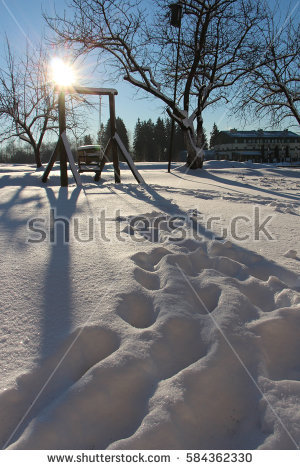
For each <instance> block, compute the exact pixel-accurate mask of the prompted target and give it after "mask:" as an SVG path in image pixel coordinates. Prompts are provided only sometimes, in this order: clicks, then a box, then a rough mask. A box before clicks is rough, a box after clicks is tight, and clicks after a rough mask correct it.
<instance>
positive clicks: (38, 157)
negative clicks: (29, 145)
mask: <svg viewBox="0 0 300 470" xmlns="http://www.w3.org/2000/svg"><path fill="white" fill-rule="evenodd" d="M34 156H35V163H36V167H37V168H41V166H42V161H41V152H40V149H39V148H37V147H35V148H34Z"/></svg>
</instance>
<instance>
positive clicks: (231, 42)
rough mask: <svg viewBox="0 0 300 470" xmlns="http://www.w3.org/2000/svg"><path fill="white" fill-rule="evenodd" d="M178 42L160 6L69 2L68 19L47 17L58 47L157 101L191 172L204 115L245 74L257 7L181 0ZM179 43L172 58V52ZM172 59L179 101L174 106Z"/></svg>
mask: <svg viewBox="0 0 300 470" xmlns="http://www.w3.org/2000/svg"><path fill="white" fill-rule="evenodd" d="M180 4H181V7H182V9H183V10H182V21H181V28H180V35H178V30H177V29H175V28H173V27H172V26H171V24H170V18H169V14H168V13H169V2H168V1H167V0H160V1H158V0H152V2H150V3H149V2H148V3H145V2H142V1H139V0H70V1H69V7H70V8H69V10H68V14H65V15H64V16H63V17H59V16H56V17H47V16H46V20H47V22H48V24H49V25H50V27H51V28H52V29H53V30H54V31H55V32H56V40H55V42H56V43H57V44H60V45H61V44H64V45H65V46H68V47H71V48H72V49H73V50H76V51H77V54H79V55H80V54H88V53H90V52H92V51H93V52H95V51H96V52H98V53H99V55H100V58H101V63H102V64H103V63H104V60H107V61H108V63H109V66H110V70H111V71H112V73H111V76H114V77H116V76H117V77H119V76H120V74H122V75H123V77H124V79H125V80H126V81H127V82H129V83H131V84H132V85H133V86H135V87H137V88H139V89H141V90H144V91H145V92H147V93H148V94H150V95H151V96H152V97H155V98H157V99H158V100H161V101H162V102H163V103H164V104H165V106H166V109H167V112H168V114H169V115H170V117H171V118H172V119H174V120H175V121H176V122H177V123H178V124H179V126H180V127H181V128H182V130H183V132H184V136H185V144H186V147H187V150H188V164H189V166H190V167H191V168H197V167H199V166H200V167H201V166H202V161H203V143H204V131H203V111H204V110H205V109H206V108H207V107H208V106H211V105H213V104H216V103H219V102H220V101H221V100H225V101H226V100H227V101H228V100H229V97H230V93H232V92H233V90H234V87H235V85H236V84H237V83H238V80H239V79H240V78H241V77H242V76H243V75H244V74H245V73H246V72H247V70H246V69H245V67H244V63H245V62H244V60H243V59H244V57H245V56H246V55H247V54H250V53H251V50H252V48H253V41H254V39H255V33H256V31H257V25H258V23H259V21H260V19H261V12H260V7H259V2H258V1H257V0H182V1H181V2H180ZM178 39H179V45H180V49H179V55H178V56H177V46H178ZM177 57H178V96H177V99H176V102H175V103H174V99H173V89H174V78H175V68H176V62H177Z"/></svg>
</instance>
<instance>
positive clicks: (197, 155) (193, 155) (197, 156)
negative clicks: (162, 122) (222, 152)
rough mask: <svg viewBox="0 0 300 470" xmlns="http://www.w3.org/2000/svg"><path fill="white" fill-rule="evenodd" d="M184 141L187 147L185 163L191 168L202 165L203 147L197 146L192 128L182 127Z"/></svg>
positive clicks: (195, 168)
mask: <svg viewBox="0 0 300 470" xmlns="http://www.w3.org/2000/svg"><path fill="white" fill-rule="evenodd" d="M183 135H184V142H185V145H186V149H187V153H188V154H187V160H186V165H187V167H188V168H190V169H191V170H197V168H202V166H203V155H204V154H203V149H202V148H201V147H198V145H197V139H196V136H195V133H194V131H193V129H191V128H187V129H183Z"/></svg>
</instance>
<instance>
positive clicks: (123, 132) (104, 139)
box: [98, 117, 129, 160]
mask: <svg viewBox="0 0 300 470" xmlns="http://www.w3.org/2000/svg"><path fill="white" fill-rule="evenodd" d="M116 128H117V133H118V134H119V137H120V139H121V140H122V142H123V144H124V146H125V148H126V150H129V138H128V132H127V129H126V126H125V124H124V121H123V119H121V118H120V117H117V118H116ZM101 131H102V132H101ZM100 132H101V133H102V136H101V145H102V148H103V150H104V149H105V147H106V145H107V143H108V141H109V139H110V119H108V121H107V123H106V125H105V127H104V130H100ZM98 135H99V133H98ZM109 156H110V155H109ZM122 159H123V157H122V155H120V160H122Z"/></svg>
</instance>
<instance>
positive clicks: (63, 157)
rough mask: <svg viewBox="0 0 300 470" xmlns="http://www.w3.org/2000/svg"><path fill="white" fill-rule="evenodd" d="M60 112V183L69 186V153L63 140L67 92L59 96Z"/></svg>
mask: <svg viewBox="0 0 300 470" xmlns="http://www.w3.org/2000/svg"><path fill="white" fill-rule="evenodd" d="M58 113H59V159H60V185H61V186H68V168H67V154H66V151H65V148H64V145H63V142H62V138H61V136H62V134H63V133H64V132H66V127H67V126H66V100H65V92H64V91H62V90H61V91H60V92H59V96H58Z"/></svg>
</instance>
